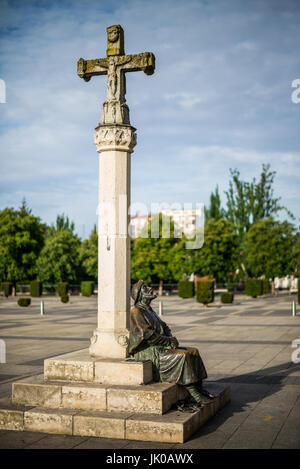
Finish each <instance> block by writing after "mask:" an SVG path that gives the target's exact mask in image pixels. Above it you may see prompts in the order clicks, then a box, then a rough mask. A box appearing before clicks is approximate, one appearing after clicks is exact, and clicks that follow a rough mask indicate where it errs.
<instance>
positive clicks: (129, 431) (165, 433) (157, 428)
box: [125, 411, 201, 443]
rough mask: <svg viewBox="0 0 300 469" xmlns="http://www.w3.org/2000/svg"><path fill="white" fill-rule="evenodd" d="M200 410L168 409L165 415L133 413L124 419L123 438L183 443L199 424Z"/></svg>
mask: <svg viewBox="0 0 300 469" xmlns="http://www.w3.org/2000/svg"><path fill="white" fill-rule="evenodd" d="M200 415H201V412H200V411H197V412H194V413H183V412H178V411H169V412H168V413H167V414H165V415H160V416H155V418H154V417H153V415H134V416H132V417H130V418H129V419H127V420H126V426H125V438H126V439H128V440H142V441H160V442H164V443H184V441H186V440H187V439H188V438H189V437H190V436H191V435H192V434H193V433H195V431H197V429H198V428H199V424H200Z"/></svg>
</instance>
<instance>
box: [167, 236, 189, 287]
mask: <svg viewBox="0 0 300 469" xmlns="http://www.w3.org/2000/svg"><path fill="white" fill-rule="evenodd" d="M187 241H188V240H187V239H186V237H185V236H183V237H182V238H177V239H175V242H174V244H173V246H172V252H171V253H170V254H171V255H170V259H169V269H170V273H171V277H170V278H172V279H174V280H176V281H179V280H181V279H182V278H183V277H184V276H190V275H191V274H192V273H193V272H194V263H193V256H194V250H192V249H186V242H187Z"/></svg>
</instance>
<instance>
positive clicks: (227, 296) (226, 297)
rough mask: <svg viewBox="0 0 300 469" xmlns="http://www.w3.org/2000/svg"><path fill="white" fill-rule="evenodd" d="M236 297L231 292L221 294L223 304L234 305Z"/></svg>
mask: <svg viewBox="0 0 300 469" xmlns="http://www.w3.org/2000/svg"><path fill="white" fill-rule="evenodd" d="M233 298H234V295H233V293H231V292H229V291H228V292H223V293H222V294H221V302H222V303H232V302H233Z"/></svg>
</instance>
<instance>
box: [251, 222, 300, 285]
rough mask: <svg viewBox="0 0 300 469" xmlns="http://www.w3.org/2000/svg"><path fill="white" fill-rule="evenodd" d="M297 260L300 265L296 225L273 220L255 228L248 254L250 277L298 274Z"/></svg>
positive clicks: (252, 230) (255, 225) (256, 224)
mask: <svg viewBox="0 0 300 469" xmlns="http://www.w3.org/2000/svg"><path fill="white" fill-rule="evenodd" d="M298 236H299V235H297V237H298ZM297 259H298V263H299V253H298V254H297V243H296V234H295V227H294V225H293V224H291V223H288V222H287V221H283V222H280V221H276V220H274V219H273V218H272V217H270V218H267V219H265V220H260V221H258V222H257V223H255V224H253V225H252V226H251V228H250V229H249V231H248V233H247V236H246V240H245V250H244V262H245V266H246V269H247V271H248V273H249V274H250V276H253V277H260V276H262V275H265V276H266V277H267V278H274V277H281V276H285V275H289V274H295V273H297V265H298V264H297Z"/></svg>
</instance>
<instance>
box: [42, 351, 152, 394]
mask: <svg viewBox="0 0 300 469" xmlns="http://www.w3.org/2000/svg"><path fill="white" fill-rule="evenodd" d="M44 376H45V380H49V381H53V380H61V381H68V382H69V381H75V382H89V383H99V384H117V385H128V386H130V385H139V384H148V383H151V381H152V363H151V361H146V362H136V361H134V360H130V359H124V360H120V359H116V358H115V359H113V358H92V357H91V356H90V355H89V350H88V349H83V350H77V351H76V352H71V353H66V354H64V355H58V356H57V357H52V358H48V359H46V360H45V361H44Z"/></svg>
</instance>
